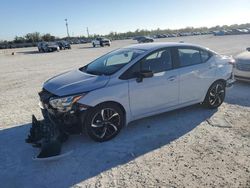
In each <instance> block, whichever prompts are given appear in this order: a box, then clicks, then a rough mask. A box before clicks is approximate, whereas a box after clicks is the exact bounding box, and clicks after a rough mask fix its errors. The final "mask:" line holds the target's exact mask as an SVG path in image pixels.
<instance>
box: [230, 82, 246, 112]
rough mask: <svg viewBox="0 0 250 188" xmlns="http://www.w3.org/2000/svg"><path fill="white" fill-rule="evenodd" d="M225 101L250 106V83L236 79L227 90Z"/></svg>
mask: <svg viewBox="0 0 250 188" xmlns="http://www.w3.org/2000/svg"><path fill="white" fill-rule="evenodd" d="M225 102H226V103H228V104H234V105H240V106H246V107H250V83H249V82H242V81H236V82H235V84H234V86H233V87H232V88H231V89H229V90H228V91H227V94H226V98H225Z"/></svg>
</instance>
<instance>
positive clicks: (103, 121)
mask: <svg viewBox="0 0 250 188" xmlns="http://www.w3.org/2000/svg"><path fill="white" fill-rule="evenodd" d="M124 123H125V119H124V113H123V111H122V110H121V108H120V107H119V106H118V105H116V104H113V103H105V104H100V105H97V106H96V107H94V108H93V109H90V111H89V112H88V114H87V115H86V118H85V123H84V128H85V131H86V133H87V135H88V136H89V137H90V138H92V139H93V140H94V141H97V142H105V141H108V140H111V139H112V138H114V137H115V136H116V135H117V134H118V133H119V132H120V131H121V129H122V127H123V126H124Z"/></svg>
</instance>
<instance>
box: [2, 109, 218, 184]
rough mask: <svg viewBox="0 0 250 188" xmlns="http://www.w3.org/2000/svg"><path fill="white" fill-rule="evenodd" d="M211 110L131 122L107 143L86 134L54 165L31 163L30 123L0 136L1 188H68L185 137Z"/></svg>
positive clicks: (74, 138)
mask: <svg viewBox="0 0 250 188" xmlns="http://www.w3.org/2000/svg"><path fill="white" fill-rule="evenodd" d="M215 112H216V110H208V109H204V108H203V107H201V106H199V105H194V106H191V107H187V108H183V109H180V110H175V111H172V112H168V113H163V114H160V115H157V116H152V117H148V118H144V119H141V120H137V121H134V122H132V123H130V124H129V125H128V126H127V127H126V128H124V129H123V130H122V131H121V133H120V134H119V135H118V136H117V137H116V138H114V139H113V140H110V141H108V142H104V143H96V142H94V141H92V140H91V139H89V138H88V137H87V136H85V135H78V136H71V137H70V139H69V140H68V141H67V142H66V143H65V144H64V145H63V152H67V151H70V150H73V153H72V154H70V155H69V156H66V157H64V158H61V159H60V160H57V161H50V162H48V161H47V162H45V161H43V162H42V161H33V160H32V157H33V156H36V155H37V154H38V152H39V150H38V149H36V148H32V147H31V146H30V145H28V144H26V143H25V142H24V139H25V137H26V136H27V133H28V130H29V127H30V124H24V125H21V126H17V127H13V128H9V129H4V130H1V131H0V145H1V146H0V150H1V151H0V182H1V187H26V188H29V187H41V185H43V186H44V187H60V188H64V187H71V186H74V185H75V184H77V183H80V182H82V181H84V180H87V179H89V178H92V177H94V176H97V175H98V174H100V173H102V172H104V171H107V170H110V169H111V168H114V167H117V166H119V165H123V164H126V163H128V162H130V161H132V160H134V159H135V158H137V157H139V156H142V155H144V154H146V153H149V152H152V151H153V150H157V149H159V148H161V147H163V146H167V145H168V144H169V143H171V142H172V141H174V140H176V139H179V138H180V137H182V136H184V135H186V134H187V133H189V132H190V131H192V130H193V129H195V128H196V127H197V126H198V125H200V124H201V123H202V122H203V121H205V120H206V119H208V118H210V117H211V116H212V115H213V114H214V113H215Z"/></svg>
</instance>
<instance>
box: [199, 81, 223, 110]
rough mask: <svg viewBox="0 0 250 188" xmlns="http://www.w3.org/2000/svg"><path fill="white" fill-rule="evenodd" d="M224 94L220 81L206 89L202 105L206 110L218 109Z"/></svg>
mask: <svg viewBox="0 0 250 188" xmlns="http://www.w3.org/2000/svg"><path fill="white" fill-rule="evenodd" d="M225 94H226V89H225V84H224V83H223V82H221V81H217V82H215V83H213V84H212V85H211V86H210V88H209V89H208V92H207V95H206V98H205V100H204V102H203V104H204V105H205V106H206V107H208V108H211V109H213V108H218V107H219V106H220V105H221V104H222V103H223V101H224V99H225Z"/></svg>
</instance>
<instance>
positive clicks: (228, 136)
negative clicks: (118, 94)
mask: <svg viewBox="0 0 250 188" xmlns="http://www.w3.org/2000/svg"><path fill="white" fill-rule="evenodd" d="M157 41H158V40H157ZM159 41H185V42H192V43H196V44H201V45H204V46H207V47H209V48H211V49H213V50H215V51H217V52H219V53H222V54H226V55H236V54H238V53H239V52H241V51H244V50H245V48H246V47H249V46H250V35H241V36H240V35H238V36H222V37H214V36H210V35H208V36H194V37H182V38H172V39H162V40H159ZM132 43H135V41H132V40H124V41H114V42H113V43H112V45H111V47H105V48H92V47H90V44H84V45H74V46H73V49H72V50H65V51H60V52H54V53H44V54H43V53H38V52H37V49H36V48H26V49H10V50H2V51H0V182H1V187H5V188H8V187H32V188H33V187H53V188H56V187H60V188H61V187H244V188H245V187H250V84H249V83H243V82H237V83H236V84H235V86H234V87H233V88H232V89H230V90H228V91H227V97H226V100H225V102H224V103H223V105H222V106H221V107H220V108H219V109H218V110H207V109H205V108H203V107H201V106H199V105H194V106H191V107H187V108H183V109H180V110H175V111H172V112H168V113H164V114H161V115H157V116H153V117H149V118H144V119H142V120H138V121H135V122H133V123H131V124H130V125H129V126H128V127H126V128H125V129H124V130H123V131H122V132H121V133H120V135H119V136H118V137H117V138H115V139H113V140H111V141H109V142H106V143H95V142H93V141H91V140H90V139H89V138H87V137H86V136H85V135H80V136H72V137H71V138H70V140H69V141H68V142H67V143H66V144H65V145H64V147H63V150H64V151H69V150H73V153H72V154H71V155H69V156H67V157H65V158H62V159H60V160H58V161H53V162H37V161H33V160H32V157H33V156H35V155H36V154H37V152H38V150H36V149H34V148H32V147H31V146H29V145H27V144H25V143H24V139H25V137H26V134H27V131H28V129H29V126H30V121H31V115H32V114H35V115H36V116H37V117H39V118H41V113H40V110H39V107H38V105H37V103H38V96H37V92H38V91H40V90H41V86H42V83H43V82H44V81H45V80H46V79H48V78H50V77H51V76H53V75H55V74H58V73H61V72H64V71H67V70H71V69H75V68H77V67H80V66H82V65H84V64H86V63H88V62H89V61H91V60H93V59H95V58H96V57H98V56H100V55H102V54H104V53H106V52H108V51H111V50H112V49H116V48H119V47H123V46H126V45H128V44H132ZM11 52H16V54H15V55H14V56H12V55H11Z"/></svg>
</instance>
